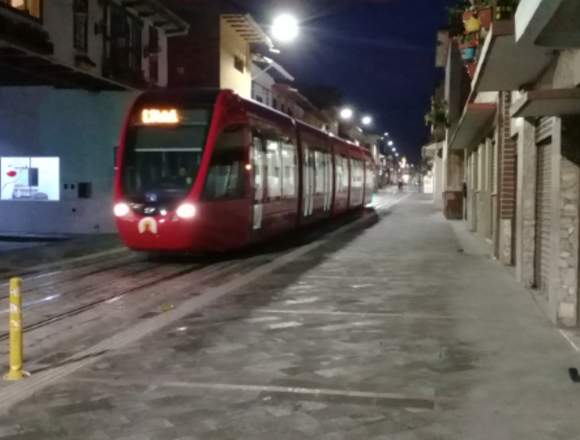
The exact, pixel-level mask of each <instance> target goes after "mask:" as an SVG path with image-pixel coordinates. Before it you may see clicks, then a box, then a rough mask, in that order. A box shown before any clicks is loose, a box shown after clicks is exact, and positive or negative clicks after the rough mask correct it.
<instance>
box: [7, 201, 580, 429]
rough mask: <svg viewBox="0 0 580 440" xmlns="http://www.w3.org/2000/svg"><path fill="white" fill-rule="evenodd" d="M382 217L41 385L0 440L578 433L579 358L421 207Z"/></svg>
mask: <svg viewBox="0 0 580 440" xmlns="http://www.w3.org/2000/svg"><path fill="white" fill-rule="evenodd" d="M379 204H380V203H379ZM379 219H380V221H379V222H378V223H377V224H375V225H373V226H371V227H369V228H367V229H366V230H364V231H358V232H357V231H353V232H349V233H346V234H344V235H343V236H341V237H339V238H335V239H334V240H333V241H332V242H330V243H328V244H327V245H325V246H323V247H321V248H319V249H317V250H315V251H313V252H311V253H310V254H307V255H305V256H303V257H302V258H301V259H299V260H298V261H295V262H294V263H291V264H288V265H287V266H286V267H285V268H284V269H282V270H278V271H277V272H275V273H273V274H272V275H270V276H266V277H264V278H263V279H262V280H261V281H260V282H259V283H256V284H253V285H251V286H249V287H247V288H245V289H243V290H242V291H240V292H238V293H237V294H236V295H233V296H229V297H225V298H223V299H222V300H220V302H219V303H217V304H215V305H213V306H212V307H210V308H208V309H205V310H203V311H202V312H200V313H197V314H195V315H192V316H189V317H188V318H186V319H184V320H183V321H182V322H179V323H178V324H177V325H174V326H172V327H171V328H167V329H165V330H164V331H161V332H158V333H156V334H155V335H154V336H152V337H147V338H145V339H143V340H141V342H140V343H138V344H134V345H132V346H130V347H129V348H127V349H125V350H122V351H120V352H114V353H110V354H108V355H106V356H104V357H103V358H102V359H100V360H99V361H98V362H96V363H95V364H93V366H92V367H90V368H86V369H84V370H81V371H79V372H77V373H75V374H74V375H73V376H71V377H68V378H65V379H64V380H63V381H62V382H60V383H58V384H56V385H54V386H52V387H50V388H47V389H46V390H45V391H43V392H41V393H39V394H38V395H37V396H35V397H34V398H33V399H30V400H28V401H26V402H24V403H23V404H21V405H20V406H18V407H16V408H14V409H12V410H11V411H10V413H9V414H7V415H5V416H1V417H0V439H3V440H7V439H10V440H25V439H26V440H29V439H43V440H48V439H81V438H82V439H84V440H105V439H115V440H145V439H155V440H166V439H167V440H169V439H175V440H186V439H190V440H192V439H200V440H201V439H203V440H210V439H216V440H226V439H232V440H234V439H236V440H237V439H252V440H272V439H276V440H285V439H288V440H291V439H292V440H293V439H317V440H339V439H357V440H360V439H373V440H379V439H382V440H387V439H389V440H391V439H396V440H419V439H421V440H427V439H441V440H480V439H481V440H483V439H485V440H490V439H493V440H504V439H505V440H508V439H518V440H519V439H526V440H536V439H537V440H546V439H556V440H560V439H562V440H564V439H567V440H568V439H569V440H577V439H578V438H580V420H579V418H578V405H579V403H580V385H577V384H573V383H572V382H571V381H570V379H569V378H568V376H567V369H568V367H570V366H576V365H580V358H579V355H578V354H577V353H575V352H574V351H573V350H572V348H571V347H570V346H569V345H568V344H567V342H566V341H565V340H564V339H563V338H562V337H561V336H560V334H559V333H558V331H557V329H555V328H553V327H552V326H551V325H550V324H549V323H548V321H547V320H546V319H545V318H544V316H543V315H542V314H541V313H540V311H539V310H538V308H537V307H536V305H535V304H534V303H533V301H532V299H531V297H530V295H529V293H528V292H526V291H525V290H524V289H522V288H521V287H519V285H518V284H517V283H516V282H515V281H514V280H513V278H512V277H511V275H510V274H509V273H508V271H507V270H505V269H504V268H502V267H500V266H499V265H498V264H497V263H496V262H493V261H491V260H489V259H488V258H486V257H484V256H482V255H479V254H475V253H474V254H471V253H470V252H469V250H467V251H461V250H460V247H461V246H460V244H459V241H458V239H457V237H456V235H455V233H454V232H453V228H452V227H451V226H450V224H449V223H448V222H446V221H445V220H444V219H443V218H442V216H441V214H440V213H438V212H436V211H435V210H434V208H433V205H432V203H431V202H429V200H428V197H425V196H421V195H411V196H410V197H409V198H408V199H406V201H404V202H403V203H401V204H400V205H397V206H395V207H394V208H392V209H390V210H389V211H387V212H384V211H383V212H379ZM192 289H195V286H193V287H192Z"/></svg>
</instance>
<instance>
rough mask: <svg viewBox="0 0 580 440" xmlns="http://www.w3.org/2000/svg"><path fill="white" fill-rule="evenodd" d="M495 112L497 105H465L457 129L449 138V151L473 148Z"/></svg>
mask: <svg viewBox="0 0 580 440" xmlns="http://www.w3.org/2000/svg"><path fill="white" fill-rule="evenodd" d="M496 111H497V105H496V104H493V103H484V102H482V103H475V102H470V103H467V105H466V106H465V110H464V112H463V115H462V116H461V119H460V120H459V123H458V124H457V129H456V130H455V132H454V133H453V134H452V136H451V137H450V141H449V149H450V150H467V149H470V148H472V147H475V146H476V145H477V144H478V143H479V141H480V140H481V139H483V138H484V137H485V134H486V130H487V129H488V128H490V127H491V125H492V122H493V118H494V116H495V113H496Z"/></svg>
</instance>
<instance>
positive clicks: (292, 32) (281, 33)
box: [272, 14, 300, 44]
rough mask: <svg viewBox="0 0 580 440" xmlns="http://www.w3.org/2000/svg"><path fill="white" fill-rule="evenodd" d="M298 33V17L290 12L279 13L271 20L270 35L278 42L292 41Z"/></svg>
mask: <svg viewBox="0 0 580 440" xmlns="http://www.w3.org/2000/svg"><path fill="white" fill-rule="evenodd" d="M299 33H300V26H299V24H298V19H297V18H296V17H295V16H293V15H292V14H280V15H278V16H276V17H275V18H274V21H273V22H272V37H273V38H274V39H275V40H277V41H279V42H280V43H283V44H287V43H292V42H293V41H294V40H296V38H298V34H299Z"/></svg>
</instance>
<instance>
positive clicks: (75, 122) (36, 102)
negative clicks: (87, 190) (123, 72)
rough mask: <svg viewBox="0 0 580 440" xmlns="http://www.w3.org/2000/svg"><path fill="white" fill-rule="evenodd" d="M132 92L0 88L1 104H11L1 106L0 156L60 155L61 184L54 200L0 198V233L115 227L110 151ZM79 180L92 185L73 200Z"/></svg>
mask: <svg viewBox="0 0 580 440" xmlns="http://www.w3.org/2000/svg"><path fill="white" fill-rule="evenodd" d="M134 96H135V95H134V94H133V93H130V92H107V93H91V92H85V91H69V90H57V89H53V88H49V87H28V88H0V103H18V105H0V156H3V157H10V156H18V157H21V156H24V157H25V156H40V157H43V156H45V157H59V158H60V189H61V190H60V201H57V202H49V201H38V202H33V201H0V233H2V232H11V233H19V232H20V233H39V234H40V233H42V234H51V233H59V234H62V233H80V234H82V233H95V232H113V231H114V224H113V219H112V215H111V197H112V185H113V174H114V151H115V147H116V146H117V145H118V138H119V134H120V130H121V126H122V123H123V121H124V116H125V114H126V112H127V110H128V108H129V106H130V104H131V103H132V101H133V99H134ZM79 182H90V183H91V184H92V197H91V198H89V199H79V198H78V183H79ZM65 185H67V186H68V189H65ZM71 185H74V189H71Z"/></svg>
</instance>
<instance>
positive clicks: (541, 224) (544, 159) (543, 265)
mask: <svg viewBox="0 0 580 440" xmlns="http://www.w3.org/2000/svg"><path fill="white" fill-rule="evenodd" d="M546 132H549V130H548V127H546V124H545V123H544V124H542V123H540V124H539V125H538V127H537V131H536V140H537V141H539V142H540V143H539V144H538V150H537V170H536V172H537V175H536V255H535V278H536V287H537V288H538V289H540V290H541V291H542V292H545V293H547V291H548V282H549V278H550V260H551V250H552V249H551V209H552V200H551V197H550V196H551V187H552V166H551V164H552V161H551V158H552V139H551V136H546Z"/></svg>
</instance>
